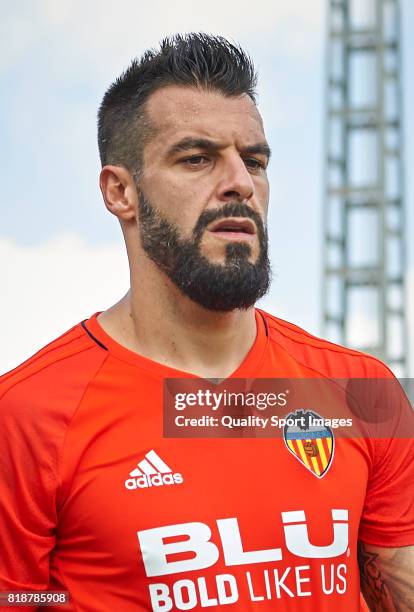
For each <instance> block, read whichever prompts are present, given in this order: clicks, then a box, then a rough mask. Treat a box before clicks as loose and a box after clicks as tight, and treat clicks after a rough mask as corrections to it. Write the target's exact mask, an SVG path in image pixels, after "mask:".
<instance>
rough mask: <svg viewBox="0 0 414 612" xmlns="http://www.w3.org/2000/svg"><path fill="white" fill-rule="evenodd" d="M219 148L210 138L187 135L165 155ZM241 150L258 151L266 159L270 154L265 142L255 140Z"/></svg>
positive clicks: (249, 152)
mask: <svg viewBox="0 0 414 612" xmlns="http://www.w3.org/2000/svg"><path fill="white" fill-rule="evenodd" d="M221 148H223V147H221V146H220V145H218V144H217V143H216V142H214V140H210V139H208V138H192V137H191V136H189V137H186V138H183V139H182V140H179V141H178V142H176V143H174V144H173V145H172V147H170V149H169V150H168V152H167V156H168V157H170V156H172V155H174V154H175V153H183V152H185V151H191V150H192V149H205V150H208V151H218V150H219V149H221ZM241 152H242V153H243V154H245V155H246V154H247V155H253V154H254V153H258V154H260V155H264V156H265V157H267V159H270V155H271V151H270V147H269V145H268V144H267V142H257V143H256V144H253V145H249V146H248V147H243V148H242V149H241Z"/></svg>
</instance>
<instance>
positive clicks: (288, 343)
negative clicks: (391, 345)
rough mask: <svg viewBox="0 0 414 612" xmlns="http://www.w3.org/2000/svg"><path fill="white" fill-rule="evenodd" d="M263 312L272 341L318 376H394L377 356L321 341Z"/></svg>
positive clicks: (291, 324)
mask: <svg viewBox="0 0 414 612" xmlns="http://www.w3.org/2000/svg"><path fill="white" fill-rule="evenodd" d="M260 312H261V313H262V315H263V316H264V318H265V320H266V323H267V327H268V330H269V339H270V342H271V343H272V344H274V345H276V346H277V347H279V348H281V349H282V350H284V351H286V352H287V353H288V354H289V355H290V357H291V358H293V359H294V360H295V361H297V362H298V363H299V364H301V365H303V366H305V367H307V368H309V369H311V370H313V371H314V372H315V374H319V375H321V376H330V377H333V378H335V377H337V378H342V377H344V378H346V377H361V378H366V377H372V378H392V377H393V374H392V372H391V370H390V369H389V368H388V366H386V365H385V364H384V363H383V362H382V361H381V360H379V359H377V358H376V357H374V356H373V355H369V354H367V353H363V352H361V351H357V350H354V349H351V348H347V347H345V346H341V345H340V344H335V343H334V342H330V341H328V340H325V339H323V338H319V337H317V336H314V335H312V334H310V333H309V332H307V331H305V330H304V329H302V328H301V327H298V326H297V325H294V324H293V323H290V322H288V321H285V320H283V319H280V318H278V317H275V316H274V315H271V314H269V313H267V312H264V311H262V310H261V311H260Z"/></svg>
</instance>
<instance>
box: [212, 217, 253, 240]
mask: <svg viewBox="0 0 414 612" xmlns="http://www.w3.org/2000/svg"><path fill="white" fill-rule="evenodd" d="M209 231H210V232H211V233H212V234H214V235H215V236H216V237H217V238H222V239H224V240H252V239H253V238H254V237H255V235H256V226H255V224H254V222H253V221H252V220H251V219H249V218H246V217H226V218H225V219H220V220H219V221H217V222H216V223H214V224H213V225H212V227H211V228H209Z"/></svg>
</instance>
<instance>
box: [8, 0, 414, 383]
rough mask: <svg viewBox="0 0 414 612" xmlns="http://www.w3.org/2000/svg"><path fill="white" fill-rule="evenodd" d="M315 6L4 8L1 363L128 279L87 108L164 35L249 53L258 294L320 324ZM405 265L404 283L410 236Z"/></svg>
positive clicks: (185, 0)
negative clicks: (263, 249)
mask: <svg viewBox="0 0 414 612" xmlns="http://www.w3.org/2000/svg"><path fill="white" fill-rule="evenodd" d="M325 4H327V0H296V1H293V2H290V3H286V2H275V1H274V0H273V1H272V0H257V1H256V2H255V3H251V2H248V1H246V0H239V1H238V2H235V1H234V0H230V1H229V0H227V1H226V2H225V3H223V2H221V1H219V0H211V1H210V2H209V3H204V4H202V5H199V3H193V2H191V1H190V0H176V1H174V2H164V1H163V0H154V1H152V2H151V3H147V6H142V4H141V3H137V2H135V1H132V0H128V1H122V0H121V1H120V2H119V3H117V4H116V5H115V3H112V2H108V1H107V0H103V1H101V2H98V1H97V0H90V1H89V2H86V3H84V2H81V1H80V0H74V1H72V2H69V0H61V1H60V2H55V1H53V0H39V1H38V2H36V3H33V2H30V1H29V0H28V1H26V2H19V3H18V4H14V5H13V4H9V5H8V7H7V9H5V10H4V11H3V15H2V23H1V25H0V36H1V39H2V41H3V52H2V55H1V57H0V71H1V76H2V96H1V98H0V133H1V134H2V146H1V147H0V162H1V170H2V191H1V199H0V209H1V225H0V256H2V261H3V266H2V268H1V271H0V274H1V278H2V287H3V299H2V302H1V304H0V315H1V316H0V337H1V338H2V351H1V356H0V371H2V370H5V369H8V368H9V367H12V366H14V365H16V364H17V363H18V362H19V361H21V360H22V359H24V358H26V357H27V356H28V355H29V354H30V353H31V352H33V351H34V350H36V349H38V348H39V347H40V346H41V345H42V344H44V343H46V342H48V341H49V340H51V339H52V338H53V337H54V336H55V335H57V334H59V333H61V332H63V331H64V330H65V329H66V328H67V327H69V326H70V325H72V324H74V323H76V322H77V321H78V320H79V319H82V318H85V317H87V316H89V315H90V314H91V313H92V312H93V311H96V310H102V309H104V308H106V307H107V306H109V305H110V304H111V302H113V301H116V300H117V299H118V298H119V297H120V294H122V293H123V292H125V291H126V289H127V287H128V274H127V263H126V258H125V256H124V254H123V244H122V239H121V233H120V231H119V228H118V225H117V223H116V220H115V219H114V218H113V217H111V216H110V215H109V214H108V213H107V212H106V211H105V209H104V206H103V203H102V201H101V196H100V192H99V189H98V173H99V160H98V151H97V146H96V112H97V108H98V106H99V103H100V99H101V98H102V95H103V93H104V91H105V89H106V87H107V86H108V85H109V83H110V82H111V81H112V80H113V79H114V78H115V77H116V76H117V75H118V74H119V73H120V72H121V71H122V70H123V69H124V68H125V67H126V66H127V65H128V63H129V61H130V60H131V59H132V57H134V56H136V55H139V54H140V53H141V52H142V51H143V50H144V49H145V48H147V47H149V46H156V45H157V42H158V41H159V40H160V39H161V38H162V37H163V36H164V35H166V34H169V33H173V32H176V31H181V32H184V31H191V30H203V31H208V32H214V33H219V34H223V35H225V36H228V37H230V38H233V39H235V40H237V41H238V42H240V43H241V44H242V45H243V46H244V47H245V48H246V49H247V50H248V51H249V53H250V55H251V56H252V58H253V60H254V61H255V64H256V66H257V68H258V70H259V87H258V92H259V108H260V110H261V112H262V114H263V117H264V121H265V128H266V133H267V137H268V140H269V142H270V144H271V147H272V150H273V158H272V162H271V167H270V181H271V206H270V218H269V230H270V239H271V255H272V261H273V269H274V282H273V285H272V290H271V292H270V294H269V296H268V297H267V298H266V299H265V301H264V306H265V307H266V308H267V309H268V310H269V311H271V312H272V313H274V314H276V315H278V316H281V317H282V318H286V319H288V320H291V321H293V322H295V323H297V324H299V325H301V326H303V327H305V328H307V329H308V330H309V331H311V332H313V333H316V334H317V333H319V331H320V328H319V322H320V317H319V301H320V269H321V215H322V168H323V166H322V161H323V149H322V130H323V86H324V44H325ZM402 5H403V7H402V8H403V17H404V27H403V32H404V47H403V51H404V106H405V127H406V168H407V173H406V179H407V194H406V195H407V199H406V204H407V209H408V210H409V214H408V231H407V234H408V235H409V236H410V235H414V215H413V212H412V211H413V198H414V182H413V179H412V177H411V176H410V172H409V169H410V168H411V167H412V166H413V162H414V130H413V125H414V115H413V112H414V111H412V110H411V109H412V108H414V86H413V83H412V80H409V78H408V77H409V73H408V67H409V65H410V64H412V62H413V59H414V49H413V46H414V44H413V42H412V38H413V36H412V33H413V30H414V5H413V3H412V2H410V0H404V1H403V2H402ZM409 267H410V278H411V281H413V279H414V272H413V271H414V252H413V248H412V247H411V245H409ZM412 304H413V302H411V305H412Z"/></svg>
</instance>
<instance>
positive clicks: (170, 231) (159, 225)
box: [138, 191, 271, 312]
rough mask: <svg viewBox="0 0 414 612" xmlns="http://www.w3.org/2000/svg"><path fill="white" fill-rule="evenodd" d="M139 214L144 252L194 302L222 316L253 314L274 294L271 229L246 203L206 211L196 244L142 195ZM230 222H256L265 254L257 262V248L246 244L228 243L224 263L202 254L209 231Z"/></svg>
mask: <svg viewBox="0 0 414 612" xmlns="http://www.w3.org/2000/svg"><path fill="white" fill-rule="evenodd" d="M138 212H139V221H140V235H141V242H142V247H143V249H144V251H145V252H146V253H147V255H148V256H149V257H150V258H151V260H152V261H153V262H154V263H155V264H157V266H159V268H160V269H161V270H163V272H165V274H166V275H167V276H168V278H169V279H170V280H171V281H172V282H173V283H174V284H175V285H176V286H177V287H178V288H179V289H180V290H181V291H182V293H184V295H186V296H187V297H189V298H190V299H191V300H192V301H193V302H196V303H197V304H199V305H200V306H203V307H204V308H206V309H208V310H214V311H221V312H229V311H231V310H234V309H236V308H240V309H248V308H250V307H251V306H253V304H255V302H256V301H257V300H258V299H259V298H261V297H263V296H264V295H265V294H266V293H267V291H268V290H269V286H270V278H271V270H270V262H269V257H268V235H267V229H266V227H265V226H264V224H263V221H262V219H261V217H260V215H258V213H257V212H255V211H254V210H252V209H251V208H250V207H249V206H247V205H246V204H242V203H239V202H229V203H227V204H225V205H224V206H223V207H222V208H220V209H218V210H208V211H204V212H203V213H202V214H201V215H200V218H199V219H198V221H197V224H196V226H195V228H194V230H193V239H192V240H191V239H184V238H181V237H180V233H179V228H178V227H177V226H176V225H173V224H172V223H170V222H169V221H167V220H166V219H165V218H163V217H162V216H161V215H160V213H159V212H158V210H156V209H155V208H154V207H153V206H152V204H151V203H150V202H149V200H147V199H146V198H145V196H144V194H143V193H142V191H141V193H140V198H139V211H138ZM224 217H249V218H250V219H252V220H253V221H254V222H255V224H256V228H257V234H258V239H259V249H260V250H259V256H258V258H257V261H256V263H254V264H253V263H251V262H250V261H249V257H250V255H251V247H250V245H249V244H247V243H245V242H229V243H228V244H226V258H225V263H224V264H213V263H211V262H209V261H208V259H207V258H206V257H204V255H202V254H201V252H200V243H201V238H202V235H203V231H204V230H205V228H206V227H207V226H208V225H209V224H210V223H212V222H213V221H215V220H217V219H222V218H224Z"/></svg>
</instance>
